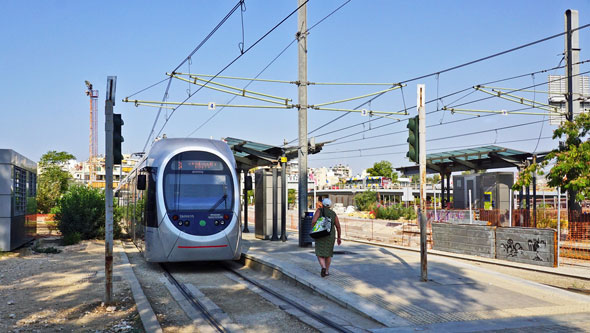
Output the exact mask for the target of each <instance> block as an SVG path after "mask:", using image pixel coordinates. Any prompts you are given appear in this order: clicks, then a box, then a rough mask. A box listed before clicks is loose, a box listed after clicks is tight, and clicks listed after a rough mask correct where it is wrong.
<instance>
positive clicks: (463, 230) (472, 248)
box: [432, 223, 496, 258]
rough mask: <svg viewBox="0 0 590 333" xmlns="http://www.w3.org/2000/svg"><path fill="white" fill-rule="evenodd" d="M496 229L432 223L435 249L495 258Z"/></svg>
mask: <svg viewBox="0 0 590 333" xmlns="http://www.w3.org/2000/svg"><path fill="white" fill-rule="evenodd" d="M495 229H496V227H491V226H483V225H461V224H459V225H457V224H450V223H432V239H433V243H434V244H433V249H434V250H440V251H447V252H453V253H460V254H469V255H476V256H481V257H486V258H495V256H496V244H495Z"/></svg>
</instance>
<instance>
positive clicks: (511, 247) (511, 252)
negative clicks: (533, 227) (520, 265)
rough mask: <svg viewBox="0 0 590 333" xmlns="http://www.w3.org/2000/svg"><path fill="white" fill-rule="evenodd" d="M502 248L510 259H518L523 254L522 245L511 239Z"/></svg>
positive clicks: (502, 244) (501, 245)
mask: <svg viewBox="0 0 590 333" xmlns="http://www.w3.org/2000/svg"><path fill="white" fill-rule="evenodd" d="M500 247H501V248H502V249H503V250H504V252H505V253H506V256H508V257H516V256H517V255H518V253H519V252H520V254H522V253H523V248H522V245H520V243H515V242H514V241H513V240H512V239H510V238H509V239H508V240H507V241H506V243H501V244H500Z"/></svg>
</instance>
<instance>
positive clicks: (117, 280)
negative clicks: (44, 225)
mask: <svg viewBox="0 0 590 333" xmlns="http://www.w3.org/2000/svg"><path fill="white" fill-rule="evenodd" d="M40 244H41V245H40V246H41V247H54V248H56V249H58V250H60V251H61V252H60V253H55V254H46V253H37V252H35V251H33V248H32V246H31V244H29V245H28V246H24V247H21V248H19V249H17V250H15V251H13V252H0V332H59V331H68V332H97V331H98V332H143V331H144V330H143V326H142V324H141V320H140V319H139V314H138V313H137V309H136V306H135V301H134V300H133V296H132V294H131V289H130V288H129V285H128V284H127V282H126V281H125V280H124V279H123V278H121V277H120V276H117V275H116V274H115V276H114V278H113V280H114V281H113V290H114V299H115V304H113V305H112V306H110V307H107V306H104V305H103V304H102V302H103V300H104V292H105V282H104V242H103V241H100V240H91V241H83V242H82V243H80V244H77V245H72V246H65V247H64V246H59V245H58V239H55V241H53V242H52V241H51V239H41V242H40ZM119 263H120V260H119V258H118V256H116V255H115V268H114V271H115V272H117V267H116V265H117V264H119Z"/></svg>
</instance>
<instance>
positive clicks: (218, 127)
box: [0, 0, 590, 173]
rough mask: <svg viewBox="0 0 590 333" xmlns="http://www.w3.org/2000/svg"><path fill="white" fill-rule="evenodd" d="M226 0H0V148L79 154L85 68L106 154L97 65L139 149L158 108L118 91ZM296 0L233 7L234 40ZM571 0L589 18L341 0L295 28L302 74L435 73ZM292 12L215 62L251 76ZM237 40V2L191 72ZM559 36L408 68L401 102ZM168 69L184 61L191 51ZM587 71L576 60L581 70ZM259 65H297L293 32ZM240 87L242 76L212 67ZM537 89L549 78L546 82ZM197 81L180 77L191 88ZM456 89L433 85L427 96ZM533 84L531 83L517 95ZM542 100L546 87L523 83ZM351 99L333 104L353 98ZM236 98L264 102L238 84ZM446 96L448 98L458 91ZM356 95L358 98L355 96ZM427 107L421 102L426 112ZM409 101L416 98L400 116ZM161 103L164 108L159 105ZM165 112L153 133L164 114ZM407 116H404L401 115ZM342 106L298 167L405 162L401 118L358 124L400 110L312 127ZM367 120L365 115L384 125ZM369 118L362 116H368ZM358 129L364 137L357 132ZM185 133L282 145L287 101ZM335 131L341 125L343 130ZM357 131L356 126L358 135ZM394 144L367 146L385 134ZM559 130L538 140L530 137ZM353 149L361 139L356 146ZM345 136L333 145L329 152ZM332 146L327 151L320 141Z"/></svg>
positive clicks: (493, 123) (31, 154)
mask: <svg viewBox="0 0 590 333" xmlns="http://www.w3.org/2000/svg"><path fill="white" fill-rule="evenodd" d="M344 2H345V1H344V0H338V1H336V0H330V1H319V0H310V1H309V3H308V9H307V11H308V27H310V26H312V25H313V24H315V23H316V22H318V21H319V20H321V19H322V18H324V17H325V16H326V15H327V14H328V13H330V12H331V11H333V10H334V9H336V8H337V7H338V6H340V5H341V4H342V3H344ZM236 3H237V1H167V2H165V1H158V2H145V1H99V2H97V1H94V2H87V1H2V2H0V25H1V26H0V28H1V31H2V34H1V35H0V38H1V39H0V42H1V44H2V52H0V73H1V74H2V79H1V80H0V100H1V101H2V102H1V104H0V105H1V107H0V112H1V120H0V148H11V149H14V150H16V151H17V152H19V153H21V154H23V155H25V156H27V157H28V158H31V159H33V160H38V159H39V158H40V156H41V155H42V154H43V153H45V152H47V151H48V150H58V151H62V150H63V151H67V152H70V153H73V154H74V155H75V156H76V157H77V158H78V159H79V160H83V159H87V158H88V134H89V133H88V132H89V128H88V127H89V112H88V97H87V96H86V95H85V94H84V92H85V89H86V87H85V85H84V80H88V81H90V82H92V83H93V84H94V85H95V88H97V89H98V90H99V93H100V98H99V102H100V103H99V115H100V118H99V125H100V126H99V140H100V141H99V142H100V144H99V152H100V153H104V96H105V94H104V92H105V88H106V77H107V76H108V75H116V76H117V77H118V81H117V92H116V97H117V104H116V106H115V112H118V113H122V114H123V119H124V121H125V126H124V129H123V131H124V137H125V143H124V148H123V151H124V152H125V153H131V152H138V151H141V150H142V149H143V147H144V144H145V142H146V140H147V137H148V134H149V132H150V129H151V127H152V124H153V123H154V119H155V117H156V113H157V109H155V108H149V107H137V108H136V107H135V106H133V105H132V104H127V103H122V102H121V101H120V100H121V99H122V98H124V97H125V96H128V95H131V94H133V93H135V92H137V91H139V90H141V89H143V88H146V87H148V86H149V85H151V84H153V83H155V82H158V81H160V80H162V79H164V78H165V73H166V72H167V71H171V70H172V69H174V68H175V67H176V66H177V65H178V64H179V63H180V62H181V61H182V60H183V59H184V58H185V57H186V56H187V55H188V54H189V52H190V51H192V50H193V49H194V48H195V46H196V45H198V44H199V42H200V41H201V40H202V39H203V38H204V37H205V36H206V35H207V34H208V33H209V32H210V31H211V29H212V28H213V27H214V26H215V25H216V24H217V23H218V22H219V21H220V20H221V18H223V17H224V16H225V14H226V13H227V12H228V11H229V10H230V9H231V8H232V7H233V6H234V5H235V4H236ZM296 5H297V1H296V0H289V1H262V0H256V1H254V0H246V11H245V12H244V13H243V18H244V28H245V46H246V48H247V47H249V46H250V45H252V43H253V42H255V41H256V40H257V39H258V38H259V37H260V36H262V35H263V34H264V33H266V31H268V30H269V29H270V28H271V27H272V26H274V25H275V24H276V23H278V22H279V21H280V20H282V19H283V18H284V17H285V16H286V15H288V13H290V12H291V11H292V10H294V9H295V8H296ZM568 8H571V9H577V10H579V14H580V25H584V24H587V23H590V2H589V1H493V2H492V1H487V2H482V1H444V2H443V1H419V2H418V1H404V2H402V1H361V0H352V1H351V2H350V3H348V4H347V5H345V6H344V7H343V8H342V9H340V10H339V11H338V12H336V13H335V14H334V15H332V16H331V17H330V18H328V19H327V20H325V21H324V22H323V23H321V24H320V25H318V26H317V27H315V28H314V29H313V30H311V31H310V34H309V36H308V50H309V53H308V62H309V65H308V78H309V80H310V81H314V82H399V81H404V80H408V79H411V78H413V77H416V76H420V75H422V74H428V73H432V72H436V71H439V70H442V69H445V68H448V67H451V66H454V65H457V64H461V63H464V62H467V61H470V60H473V59H477V58H480V57H483V56H486V55H489V54H492V53H495V52H499V51H503V50H506V49H509V48H512V47H515V46H518V45H521V44H524V43H528V42H531V41H534V40H537V39H541V38H544V37H547V36H550V35H553V34H556V33H560V32H562V31H563V29H564V11H565V10H566V9H568ZM296 22H297V17H296V15H294V16H292V17H291V18H290V19H289V20H287V21H286V22H285V23H284V24H283V25H281V26H280V27H279V28H278V29H276V30H275V31H274V32H273V33H272V34H270V35H269V36H268V37H267V38H266V39H264V40H263V41H262V42H261V43H259V44H258V45H257V46H255V47H254V48H252V49H251V51H249V52H248V53H247V54H245V55H244V56H243V57H242V58H241V59H239V60H238V61H237V62H236V63H234V64H233V65H232V66H231V67H229V68H228V69H227V70H226V71H225V72H224V73H223V74H224V75H232V76H247V77H253V76H255V75H256V74H258V72H260V71H261V70H262V69H263V68H264V67H265V66H267V65H268V64H269V62H270V61H271V60H272V59H273V58H275V56H277V54H279V52H280V51H281V50H283V49H284V48H285V47H286V46H287V45H288V44H289V43H290V42H291V41H292V40H293V38H294V35H295V32H296V30H297V27H296V25H297V23H296ZM589 31H590V29H584V30H582V31H581V32H580V45H581V48H582V51H581V54H580V59H581V60H586V59H588V58H590V53H588V50H587V49H586V48H585V46H586V45H588V41H589V40H590V32H589ZM241 41H242V30H241V18H240V12H239V11H237V12H236V13H235V14H234V15H233V16H232V17H231V18H230V19H229V20H228V22H227V23H226V24H225V25H224V26H222V27H221V29H220V30H219V31H218V32H217V33H216V34H215V35H213V37H212V38H211V39H210V40H209V41H208V42H207V43H206V44H205V45H204V47H203V48H201V49H200V50H199V51H198V52H197V53H196V54H195V55H194V57H193V58H192V64H191V67H190V71H191V72H192V73H201V74H215V73H217V72H218V71H219V70H220V69H222V68H223V67H224V66H226V65H227V64H228V63H229V62H230V61H231V60H233V59H234V58H235V57H236V56H238V55H239V49H238V43H239V42H241ZM563 47H564V40H563V37H559V38H555V39H553V40H550V41H547V42H544V43H542V44H538V45H535V46H532V47H529V48H526V49H523V50H520V51H516V52H513V53H510V54H507V55H503V56H500V57H497V58H494V59H492V60H488V61H485V62H482V63H479V64H476V65H472V66H469V67H465V68H462V69H459V70H456V71H452V72H449V73H444V74H441V75H440V77H439V80H438V85H437V80H436V79H435V78H434V77H430V78H426V79H423V80H420V81H413V82H409V83H408V86H407V87H406V88H404V93H403V97H404V98H405V102H406V105H407V106H408V107H410V106H414V105H415V103H416V102H415V101H416V84H417V83H424V84H426V94H427V99H428V100H430V99H432V98H435V97H436V96H437V90H438V96H439V97H440V96H444V95H446V94H449V93H452V92H455V91H458V90H461V89H464V88H467V87H470V86H473V85H476V84H479V83H483V82H487V81H492V80H497V79H503V78H507V77H511V76H514V75H519V74H526V73H530V72H534V71H538V70H543V69H547V68H551V67H554V66H557V65H558V63H559V62H560V60H561V57H562V56H561V53H562V52H563ZM179 70H181V71H185V72H188V71H189V68H188V65H186V64H185V65H184V66H183V67H181V68H180V69H179ZM588 70H590V65H589V64H584V65H582V66H581V68H580V71H581V72H584V71H588ZM548 74H563V70H558V71H555V72H552V73H543V74H537V75H535V76H534V77H533V76H531V75H529V76H526V77H524V78H521V79H518V80H512V81H507V82H503V83H502V84H501V85H502V86H504V87H510V88H522V87H525V86H529V85H532V84H533V83H541V82H546V81H547V75H548ZM261 78H267V79H278V80H293V81H294V80H296V79H297V47H296V44H293V45H292V46H291V47H290V48H288V49H287V51H286V52H285V53H284V54H283V55H282V56H281V57H279V58H278V59H277V61H276V62H274V63H273V64H272V65H271V66H270V67H269V68H268V69H267V70H266V71H265V72H264V73H263V74H262V75H261ZM222 82H224V83H227V84H233V85H236V86H240V87H241V86H243V85H245V84H246V82H235V81H228V80H224V81H222ZM165 87H166V86H165V84H160V85H158V86H156V87H154V88H152V89H150V90H147V91H145V92H142V93H140V94H138V95H135V96H134V97H133V98H138V99H143V100H161V99H162V97H163V94H164V90H165ZM188 88H189V86H188V84H187V83H180V82H174V83H173V84H172V86H171V90H170V98H169V100H170V101H181V100H183V99H184V98H185V97H186V96H187V89H188ZM249 89H252V90H256V91H261V92H265V93H268V94H272V95H277V96H284V97H289V98H293V99H294V101H296V99H297V90H296V87H295V86H294V85H280V84H268V83H254V84H252V85H251V86H250V87H249ZM379 89H381V88H380V87H345V88H343V87H319V86H312V87H310V88H309V103H310V104H317V103H322V102H327V101H333V100H338V99H344V98H349V97H353V96H358V95H362V94H366V93H370V92H374V91H377V90H379ZM537 89H539V90H546V89H547V87H546V86H539V87H538V88H537ZM194 90H195V88H194V87H192V88H191V91H194ZM463 95H465V93H463V94H459V95H456V96H452V97H449V98H447V99H443V101H442V102H441V103H440V106H442V105H446V103H451V102H453V100H455V99H457V98H460V97H462V96H463ZM521 95H522V96H525V97H527V98H532V97H533V93H527V94H524V93H523V94H521ZM481 97H486V95H484V94H483V93H481V92H475V93H472V94H471V95H469V96H467V97H465V98H463V99H462V100H461V101H460V102H467V101H471V100H475V99H478V98H481ZM535 97H536V100H538V101H545V102H546V95H543V94H540V93H537V94H535ZM230 98H231V96H229V95H226V94H221V93H217V92H213V91H212V90H209V89H202V90H201V91H199V92H198V93H197V94H195V95H194V96H193V97H192V98H191V99H190V100H189V101H190V102H197V103H199V102H204V103H207V102H211V101H213V102H216V103H218V104H224V103H226V102H227V101H228V100H229V99H230ZM363 101H364V100H360V101H353V102H348V103H343V104H339V105H336V107H341V108H349V109H352V108H354V107H356V106H358V105H359V104H361V102H363ZM232 103H234V104H256V105H258V104H261V102H260V103H259V102H256V101H251V100H246V99H243V98H236V99H235V100H234V101H233V102H232ZM455 104H457V103H455ZM403 105H404V104H403V100H402V94H401V93H400V91H399V90H397V91H393V92H390V93H387V94H385V95H383V96H382V97H380V98H378V99H376V100H375V101H374V102H372V103H371V105H370V108H371V109H373V110H382V111H398V110H401V109H403V108H404V106H403ZM464 107H465V108H472V109H495V110H498V109H507V110H512V109H517V108H519V107H521V106H519V105H517V104H511V103H507V102H503V101H500V100H498V99H489V100H486V101H482V102H479V103H473V104H469V105H466V106H464ZM366 108H368V107H366ZM434 110H436V104H434V103H433V104H429V105H428V106H427V112H429V111H434ZM213 113H214V111H210V110H208V109H207V108H202V107H198V108H197V107H184V106H183V107H181V108H179V109H178V110H177V111H176V112H175V114H174V115H173V116H172V117H171V118H170V120H169V122H168V124H167V125H166V127H164V129H163V131H162V133H165V134H166V135H167V136H168V137H183V136H187V135H188V134H189V133H191V132H193V131H194V130H195V129H197V128H198V127H199V126H201V125H202V124H203V123H204V122H205V121H206V120H207V119H208V118H209V117H211V116H212V115H213ZM415 114H416V110H415V109H411V110H410V115H411V116H413V115H415ZM168 115H169V113H168ZM338 115H340V113H338V112H327V111H315V110H310V111H309V130H310V131H311V130H313V129H315V128H317V127H318V126H320V125H322V124H325V123H326V122H328V121H330V120H331V119H333V118H335V117H336V116H338ZM164 117H166V114H164V113H163V114H162V116H161V117H160V120H159V122H158V123H157V125H156V132H157V131H159V130H160V128H161V127H162V125H163V121H162V119H163V118H164ZM468 117H470V116H468V115H458V114H455V115H451V114H449V113H447V112H445V113H443V112H435V113H431V114H429V115H428V120H427V124H429V125H433V124H438V123H441V122H443V123H445V122H449V121H453V120H459V119H464V118H468ZM402 118H403V119H405V118H406V117H402ZM366 120H367V118H362V117H361V116H360V115H358V114H350V115H347V116H345V117H343V118H342V119H340V120H338V121H336V122H334V123H331V124H330V125H328V126H326V127H324V128H322V129H321V130H319V131H317V132H315V133H313V134H312V135H310V136H314V135H318V136H317V138H316V141H328V140H334V139H338V138H341V139H339V140H337V141H335V143H340V142H342V141H350V140H353V139H358V140H356V141H354V142H348V143H341V144H333V145H326V146H325V148H324V152H325V153H321V154H319V155H316V156H313V157H310V166H312V167H319V166H329V165H334V164H337V163H344V164H348V165H350V166H351V167H352V168H353V171H354V172H355V173H359V172H360V171H361V170H362V169H364V168H367V167H370V166H372V165H373V163H374V162H376V161H380V160H389V161H391V162H393V164H394V165H395V166H402V165H409V164H410V163H409V161H408V160H407V159H406V158H405V150H406V145H405V141H406V137H407V135H406V133H405V132H403V133H398V134H392V135H389V136H381V137H378V138H373V139H366V138H367V137H370V136H376V135H381V134H387V133H393V132H397V131H402V130H405V125H406V122H405V121H402V122H399V123H396V124H392V125H387V126H383V127H381V128H378V129H375V130H371V131H367V132H365V133H364V134H354V133H356V132H359V131H361V130H363V126H361V125H359V126H356V127H352V128H350V129H348V130H342V131H338V132H336V133H333V134H328V135H321V134H323V133H326V132H329V131H333V130H337V129H341V128H343V127H346V126H350V125H354V124H359V123H360V122H362V121H366ZM540 120H543V117H541V116H515V115H511V116H507V117H504V116H493V117H484V118H480V119H476V120H468V121H464V122H458V123H452V124H448V125H441V126H437V127H432V128H429V130H428V134H427V137H428V138H429V139H434V138H440V137H444V136H448V135H457V134H462V133H468V132H473V131H479V130H482V131H483V130H488V129H493V128H497V127H504V126H510V125H515V124H520V123H526V122H532V121H540ZM388 122H391V120H375V121H373V122H372V123H371V125H368V124H367V125H365V126H364V129H365V130H368V129H369V128H371V129H372V128H374V127H377V126H379V125H383V124H387V123H388ZM369 126H371V127H369ZM553 129H554V127H553V126H549V125H548V123H547V122H545V123H544V125H543V127H541V123H536V124H533V125H528V126H522V127H515V128H512V129H509V130H499V131H497V132H496V131H491V132H484V133H481V134H479V135H470V136H463V137H458V138H454V139H449V140H436V141H432V142H430V143H429V145H428V149H429V151H431V152H435V151H441V150H445V149H454V147H460V146H465V145H471V144H480V143H481V144H482V145H483V144H488V143H493V142H496V143H498V144H499V145H503V146H507V147H510V148H514V149H519V150H524V151H533V150H534V149H535V146H537V141H536V140H531V141H521V142H511V143H500V142H504V141H513V140H524V139H532V138H537V137H539V135H541V137H546V136H550V135H551V132H552V130H553ZM363 135H364V136H363ZM193 136H194V137H207V138H208V137H213V138H221V137H228V136H231V137H237V138H243V139H248V140H252V141H258V142H263V143H268V144H274V145H280V144H282V143H283V141H284V140H285V139H286V140H288V141H291V140H293V139H295V138H297V111H296V110H295V109H291V110H263V109H239V108H226V109H224V110H223V111H221V112H220V113H219V114H218V115H217V116H215V117H214V118H213V119H212V120H211V121H209V122H208V123H207V124H206V125H205V126H203V127H202V128H201V129H200V130H199V131H197V132H196V133H194V134H193ZM342 137H344V138H342ZM363 137H364V138H365V140H362V139H363ZM395 144H400V146H396V147H387V148H383V149H372V150H366V149H367V148H374V147H379V146H386V145H395ZM556 145H557V143H556V142H554V141H552V140H546V139H544V140H541V141H540V142H539V145H538V147H537V151H542V150H548V149H551V148H553V147H555V146H556ZM363 149H364V150H363ZM349 150H357V151H355V152H342V153H335V152H336V151H349ZM329 152H332V153H329Z"/></svg>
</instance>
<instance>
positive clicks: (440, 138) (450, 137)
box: [322, 120, 544, 154]
mask: <svg viewBox="0 0 590 333" xmlns="http://www.w3.org/2000/svg"><path fill="white" fill-rule="evenodd" d="M542 121H544V120H539V121H532V122H527V123H521V124H516V125H509V126H503V127H498V128H492V129H486V130H480V131H473V132H468V133H461V134H455V135H449V136H444V137H438V138H434V139H427V140H426V142H432V141H440V140H448V139H454V138H458V137H463V136H469V135H476V134H481V133H486V132H493V131H499V130H505V129H509V128H515V127H522V126H528V125H533V124H538V123H540V122H542ZM405 145H407V143H405V142H404V143H399V144H393V145H384V146H377V147H368V148H361V149H350V150H338V151H322V154H337V153H347V152H356V151H367V150H375V149H382V148H389V147H399V146H405Z"/></svg>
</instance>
